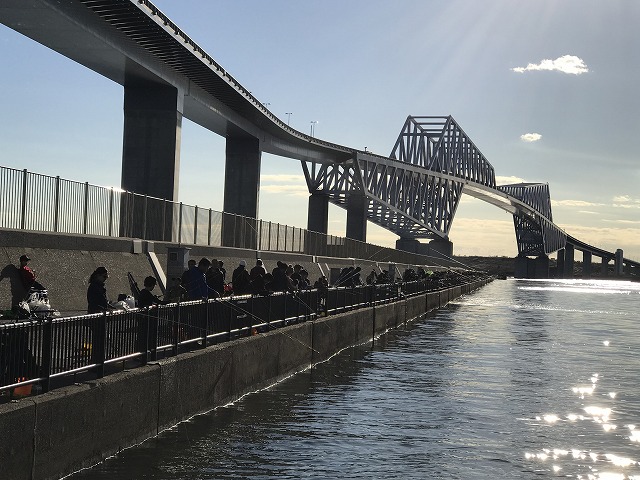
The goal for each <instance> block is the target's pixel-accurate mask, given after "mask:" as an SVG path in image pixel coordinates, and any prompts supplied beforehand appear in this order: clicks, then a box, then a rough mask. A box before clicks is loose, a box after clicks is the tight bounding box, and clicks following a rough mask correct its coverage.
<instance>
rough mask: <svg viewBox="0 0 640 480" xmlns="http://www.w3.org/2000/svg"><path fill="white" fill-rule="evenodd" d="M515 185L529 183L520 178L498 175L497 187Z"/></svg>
mask: <svg viewBox="0 0 640 480" xmlns="http://www.w3.org/2000/svg"><path fill="white" fill-rule="evenodd" d="M514 183H527V181H526V180H525V179H523V178H520V177H514V176H513V175H511V176H504V177H503V176H500V175H496V185H511V184H514Z"/></svg>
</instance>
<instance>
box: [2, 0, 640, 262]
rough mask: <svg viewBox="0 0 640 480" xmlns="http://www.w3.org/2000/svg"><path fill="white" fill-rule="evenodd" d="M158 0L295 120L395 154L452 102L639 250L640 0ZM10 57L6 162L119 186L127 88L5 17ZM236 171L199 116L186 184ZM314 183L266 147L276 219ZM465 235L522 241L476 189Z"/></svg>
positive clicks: (204, 195)
mask: <svg viewBox="0 0 640 480" xmlns="http://www.w3.org/2000/svg"><path fill="white" fill-rule="evenodd" d="M155 3H156V5H157V6H158V7H159V8H160V9H161V10H163V11H164V12H165V14H167V15H168V16H169V18H171V19H172V20H173V21H174V22H175V23H176V24H177V25H178V26H180V27H181V28H182V29H183V31H185V32H186V33H187V34H188V35H189V36H190V37H191V38H192V39H193V40H195V41H196V42H197V43H198V44H199V45H200V46H201V47H202V48H203V49H204V50H205V51H207V52H208V53H209V54H210V55H211V56H212V57H213V58H214V59H216V61H217V62H218V63H219V64H221V65H222V66H223V67H224V68H225V69H226V70H227V71H229V72H230V73H231V74H232V75H233V76H234V77H235V78H236V79H237V80H238V81H240V82H241V83H242V84H243V85H244V86H245V87H246V88H247V89H248V90H250V91H251V92H252V93H253V95H255V96H256V97H257V98H258V99H259V100H261V101H262V102H264V103H265V104H268V108H269V109H270V110H271V111H272V112H273V113H274V114H275V115H277V116H279V117H280V118H281V119H283V120H285V121H286V119H287V115H286V112H292V115H291V116H290V123H291V126H293V127H294V128H297V129H298V130H300V131H302V132H305V133H309V131H310V127H311V122H312V121H315V122H318V123H317V124H315V136H317V137H319V138H322V139H325V140H328V141H331V142H335V143H339V144H344V145H348V146H352V147H357V148H364V147H365V146H366V147H367V149H368V150H371V151H373V152H376V153H380V154H387V155H388V154H389V153H390V151H391V148H392V147H393V144H394V142H395V140H396V138H397V135H398V133H399V131H400V129H401V127H402V125H403V123H404V121H405V119H406V117H407V116H408V115H452V116H453V117H454V118H455V119H456V121H457V122H458V123H459V124H460V125H461V127H462V128H463V129H464V130H465V132H466V133H467V135H468V136H469V137H470V138H471V139H472V140H473V142H474V143H475V144H476V146H477V147H478V148H479V149H480V150H481V151H482V152H483V154H484V155H485V156H486V157H487V159H488V160H489V162H491V164H492V165H493V166H494V168H495V171H496V175H497V176H498V183H511V182H517V181H530V182H546V183H549V188H550V191H551V198H552V202H553V203H552V207H553V214H554V220H555V222H556V223H557V224H559V225H560V226H561V227H563V228H564V229H565V230H566V231H567V232H568V233H570V234H572V235H573V236H575V237H577V238H579V239H581V240H584V241H586V242H589V243H591V244H594V245H597V246H599V247H601V248H605V249H608V250H615V249H616V248H622V249H623V250H624V252H625V256H626V257H630V258H634V259H636V260H638V259H640V188H639V185H640V161H639V159H638V152H640V135H639V134H638V133H639V132H640V119H639V114H638V112H639V111H640V95H639V94H638V87H637V86H638V85H640V55H639V54H638V52H640V35H639V34H638V32H637V23H638V21H640V2H636V1H630V0H629V1H626V0H625V1H623V0H608V1H606V2H604V1H590V0H563V1H557V0H520V1H517V2H514V1H512V0H486V1H482V2H479V1H477V0H453V1H447V2H444V1H431V0H403V1H402V2H392V1H388V0H387V1H376V0H367V1H361V0H349V1H344V0H341V1H337V0H323V1H322V2H301V1H293V0H271V1H269V2H265V1H259V0H240V1H238V0H233V1H232V0H219V1H206V0H181V1H175V0H157V1H156V2H155ZM0 55H1V56H2V75H0V105H2V108H3V112H2V113H3V114H2V115H1V116H0V144H1V145H2V153H1V154H0V155H1V157H0V164H1V165H3V166H8V167H13V168H19V169H22V168H27V169H28V170H30V171H34V172H38V173H43V174H48V175H60V176H61V177H63V178H68V179H72V180H78V181H88V182H89V183H93V184H97V185H106V186H110V185H115V186H117V185H119V184H120V160H121V155H122V122H123V113H122V104H123V90H122V87H121V86H119V85H117V84H114V83H113V82H111V81H110V80H107V79H105V78H103V77H101V76H99V75H98V74H95V73H94V72H91V71H88V70H87V69H85V68H84V67H82V66H80V65H77V64H75V63H74V62H72V61H71V60H68V59H66V58H64V57H62V56H60V55H59V54H57V53H55V52H53V51H51V50H48V49H47V48H45V47H43V46H41V45H38V44H36V43H35V42H33V41H31V40H29V39H27V38H25V37H23V36H21V35H20V34H18V33H16V32H14V31H12V30H10V29H8V28H6V27H4V26H0ZM527 134H530V135H529V136H528V137H523V136H526V135H527ZM534 134H537V135H534ZM525 139H528V140H534V141H525ZM223 179H224V140H223V139H222V138H220V137H218V136H216V135H215V134H213V133H211V132H208V131H206V130H204V129H202V128H201V127H199V126H197V125H195V124H193V123H191V122H189V121H186V120H185V121H184V125H183V131H182V150H181V171H180V194H179V196H180V200H181V201H183V202H185V203H190V204H197V205H201V206H206V207H210V208H214V209H218V210H221V209H222V199H223V192H222V188H223ZM307 196H308V194H307V192H306V186H305V183H304V180H303V177H302V170H301V168H300V165H299V163H298V162H296V161H293V160H290V159H285V158H279V157H275V156H271V155H266V154H265V155H263V161H262V179H261V196H260V217H261V218H263V219H265V220H272V221H276V222H280V223H286V224H289V225H295V226H299V227H306V217H307ZM329 228H330V233H334V234H337V235H344V232H345V215H344V212H343V211H342V210H340V209H338V208H332V209H331V212H330V227H329ZM450 237H451V240H452V241H453V243H454V251H455V253H456V254H460V255H465V254H467V255H471V254H481V255H507V256H515V255H516V254H517V247H516V244H515V235H514V232H513V223H512V220H511V216H510V215H508V214H507V213H505V212H503V211H501V210H499V209H497V208H496V207H493V206H490V205H486V204H483V203H481V202H479V201H477V200H474V199H472V198H470V197H463V200H462V202H461V204H460V206H459V208H458V211H457V214H456V218H455V220H454V223H453V227H452V230H451V232H450ZM395 239H396V237H395V236H394V235H392V234H391V233H389V232H386V231H385V230H383V229H381V228H378V227H376V226H374V225H372V224H369V227H368V240H369V241H371V242H372V243H377V244H381V245H391V246H392V245H394V242H395ZM578 257H579V255H578ZM578 259H579V258H578Z"/></svg>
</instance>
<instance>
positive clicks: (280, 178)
mask: <svg viewBox="0 0 640 480" xmlns="http://www.w3.org/2000/svg"><path fill="white" fill-rule="evenodd" d="M260 181H261V182H275V183H281V182H288V183H290V182H301V183H303V184H304V185H306V182H305V179H304V175H260Z"/></svg>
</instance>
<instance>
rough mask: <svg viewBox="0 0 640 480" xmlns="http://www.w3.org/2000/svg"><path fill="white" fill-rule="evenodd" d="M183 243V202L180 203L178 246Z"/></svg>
mask: <svg viewBox="0 0 640 480" xmlns="http://www.w3.org/2000/svg"><path fill="white" fill-rule="evenodd" d="M181 243H182V202H180V212H178V245H179V244H181Z"/></svg>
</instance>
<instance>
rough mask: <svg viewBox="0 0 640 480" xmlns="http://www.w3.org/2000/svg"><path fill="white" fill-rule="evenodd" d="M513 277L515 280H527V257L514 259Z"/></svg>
mask: <svg viewBox="0 0 640 480" xmlns="http://www.w3.org/2000/svg"><path fill="white" fill-rule="evenodd" d="M513 276H514V277H515V278H529V259H528V258H527V257H521V256H519V255H518V256H517V257H516V258H515V266H514V269H513Z"/></svg>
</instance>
